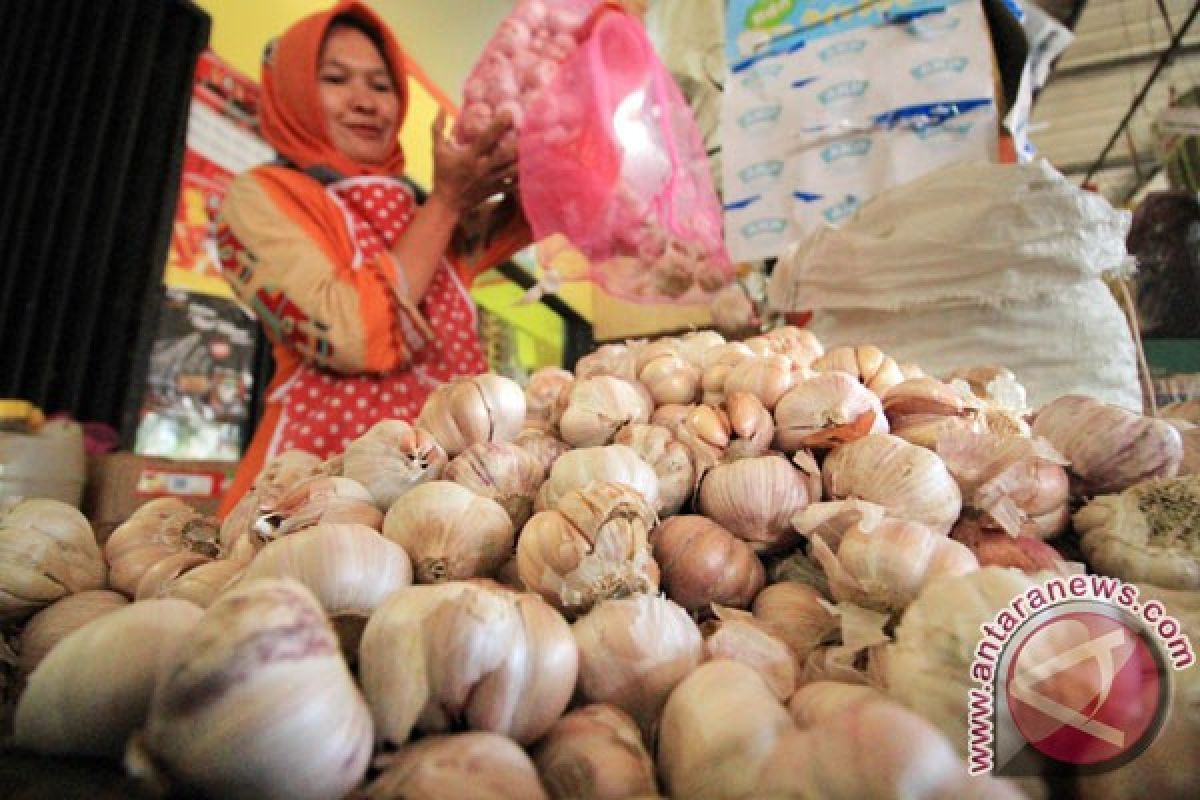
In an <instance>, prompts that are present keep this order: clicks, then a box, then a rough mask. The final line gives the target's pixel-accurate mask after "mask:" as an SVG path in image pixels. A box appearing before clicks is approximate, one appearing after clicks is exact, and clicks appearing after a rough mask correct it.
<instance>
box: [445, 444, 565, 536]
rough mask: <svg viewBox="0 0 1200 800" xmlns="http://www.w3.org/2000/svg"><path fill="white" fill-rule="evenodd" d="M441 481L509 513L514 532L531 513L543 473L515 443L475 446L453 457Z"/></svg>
mask: <svg viewBox="0 0 1200 800" xmlns="http://www.w3.org/2000/svg"><path fill="white" fill-rule="evenodd" d="M518 438H519V437H518ZM442 478H443V479H445V480H448V481H453V482H454V483H457V484H459V485H461V486H465V487H466V488H468V489H470V490H471V491H472V492H474V493H475V494H477V495H480V496H481V497H487V498H489V499H491V500H495V501H496V502H497V503H498V504H499V505H500V507H501V508H503V509H504V510H505V511H506V512H507V513H508V516H509V518H510V519H511V520H512V524H513V530H520V529H521V526H522V525H524V524H525V522H526V521H527V520H528V519H529V515H530V514H531V513H533V498H534V496H535V495H536V494H537V490H538V489H540V488H541V486H542V481H544V480H545V479H546V469H545V467H543V466H542V463H541V461H539V460H538V459H537V458H536V457H535V456H534V455H533V454H532V453H530V452H529V451H527V450H526V449H524V448H523V447H521V446H520V445H518V444H516V443H513V442H478V443H476V444H473V445H471V446H470V447H468V448H467V449H466V450H464V451H462V452H461V453H459V454H458V455H457V456H455V457H454V459H453V460H452V461H451V462H450V463H449V464H447V465H446V469H445V471H444V472H443V473H442Z"/></svg>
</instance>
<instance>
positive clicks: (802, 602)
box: [752, 581, 839, 663]
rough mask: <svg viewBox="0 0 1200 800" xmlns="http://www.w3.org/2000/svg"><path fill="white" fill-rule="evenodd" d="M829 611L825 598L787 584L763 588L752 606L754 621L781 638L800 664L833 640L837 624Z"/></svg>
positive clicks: (800, 584)
mask: <svg viewBox="0 0 1200 800" xmlns="http://www.w3.org/2000/svg"><path fill="white" fill-rule="evenodd" d="M830 608H831V606H830V604H829V603H828V601H827V600H826V598H825V596H824V595H822V594H821V593H820V592H819V591H817V590H816V589H814V588H813V587H812V586H808V585H807V584H803V583H792V582H790V581H784V582H780V583H773V584H771V585H770V586H768V587H766V588H765V589H763V590H762V591H761V592H759V593H758V594H757V595H756V596H755V598H754V605H753V607H752V609H753V613H754V618H755V619H756V620H758V622H759V623H760V624H761V625H762V626H763V627H765V628H766V629H767V630H769V631H771V632H772V633H774V634H775V635H776V636H778V637H779V638H780V639H782V640H783V641H784V642H785V643H786V644H787V646H788V647H789V648H791V651H792V652H793V653H794V654H795V656H796V661H797V662H799V663H802V662H804V660H805V659H807V658H808V656H809V655H810V654H811V653H812V652H813V651H814V650H816V649H817V648H818V647H820V646H821V645H823V644H828V643H830V642H832V641H833V638H834V637H835V634H836V632H837V631H838V629H839V622H838V618H837V617H836V616H834V614H833V613H832V612H831V611H830Z"/></svg>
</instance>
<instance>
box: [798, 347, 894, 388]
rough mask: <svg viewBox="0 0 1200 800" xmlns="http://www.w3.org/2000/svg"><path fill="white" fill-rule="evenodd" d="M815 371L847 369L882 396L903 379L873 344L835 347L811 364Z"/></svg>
mask: <svg viewBox="0 0 1200 800" xmlns="http://www.w3.org/2000/svg"><path fill="white" fill-rule="evenodd" d="M812 368H813V369H814V370H816V371H817V372H833V371H836V372H848V373H850V374H851V375H853V376H854V377H855V378H857V379H858V380H859V382H860V383H862V385H863V386H866V387H867V388H868V389H870V390H871V391H872V392H874V393H875V394H877V395H879V396H880V397H882V396H883V395H884V393H885V392H887V390H888V389H890V388H892V387H893V386H895V385H896V384H898V383H900V382H902V381H903V380H904V373H903V372H902V371H901V370H900V367H899V366H898V365H897V364H896V360H895V359H893V358H892V357H891V356H889V355H887V354H885V353H884V352H883V351H881V350H880V349H879V348H878V347H875V346H873V345H869V344H868V345H861V346H859V347H835V348H834V349H832V350H830V351H829V352H827V353H825V355H823V356H821V357H820V358H818V359H817V360H816V361H814V362H813V363H812Z"/></svg>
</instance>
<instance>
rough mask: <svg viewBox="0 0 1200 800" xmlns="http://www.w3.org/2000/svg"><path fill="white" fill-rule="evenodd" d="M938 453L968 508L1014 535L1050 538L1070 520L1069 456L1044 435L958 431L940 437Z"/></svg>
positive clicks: (1059, 531)
mask: <svg viewBox="0 0 1200 800" xmlns="http://www.w3.org/2000/svg"><path fill="white" fill-rule="evenodd" d="M936 452H937V454H938V455H939V456H941V458H942V461H943V462H944V463H945V465H946V468H947V469H949V470H950V474H951V475H953V476H954V479H955V480H956V481H958V485H959V488H960V490H961V491H962V495H963V506H964V508H967V509H970V510H973V511H976V512H979V513H980V514H982V515H983V516H984V517H985V518H986V519H987V520H990V521H991V522H994V523H995V524H996V525H998V526H999V527H1001V528H1002V529H1003V530H1005V531H1007V532H1008V533H1010V534H1012V535H1016V534H1018V533H1024V534H1027V535H1030V536H1039V537H1041V538H1050V537H1053V536H1057V535H1058V534H1059V533H1061V532H1062V531H1063V530H1064V529H1065V528H1066V526H1067V524H1068V523H1069V522H1070V508H1069V504H1068V503H1069V500H1070V485H1069V478H1068V477H1067V472H1066V470H1065V469H1063V466H1062V465H1064V464H1065V463H1066V460H1065V459H1064V458H1063V457H1062V456H1061V455H1059V454H1058V452H1057V451H1055V450H1054V448H1053V447H1051V446H1050V444H1049V442H1047V441H1045V440H1044V439H1028V438H1025V437H1021V436H998V435H996V434H971V433H954V434H947V435H945V436H942V437H941V438H940V439H939V440H938V443H937V448H936Z"/></svg>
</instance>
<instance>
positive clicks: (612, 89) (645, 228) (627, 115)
mask: <svg viewBox="0 0 1200 800" xmlns="http://www.w3.org/2000/svg"><path fill="white" fill-rule="evenodd" d="M582 35H583V38H582V42H581V44H580V46H579V48H578V49H577V50H576V51H575V52H574V53H573V54H572V55H571V56H570V57H569V58H568V59H567V60H566V61H565V62H564V63H563V64H562V66H561V68H560V69H559V71H558V74H557V76H556V77H555V78H554V80H553V81H552V83H551V84H550V86H549V87H547V89H546V90H544V91H543V92H541V93H540V95H539V96H538V98H537V99H536V100H535V101H534V103H533V105H532V106H530V107H529V108H528V109H527V110H526V116H525V120H524V124H523V126H522V128H521V130H520V135H519V139H518V149H517V152H518V169H519V173H520V185H521V199H522V205H523V207H524V210H525V216H526V218H527V219H528V220H529V223H530V226H531V227H532V229H533V234H534V238H535V239H538V240H540V239H545V238H547V237H548V236H550V235H552V234H555V233H561V234H563V235H565V236H566V237H567V238H568V239H570V240H571V242H572V243H573V244H574V245H575V246H576V247H577V248H579V250H580V251H581V252H582V253H583V254H584V255H585V256H586V257H587V258H588V260H589V261H590V262H591V264H592V269H591V272H590V274H589V277H590V278H591V279H592V280H594V281H595V282H596V283H598V284H599V285H601V286H602V287H603V288H604V289H606V290H607V291H608V292H610V293H611V294H614V295H616V296H618V297H623V298H626V299H632V300H636V301H642V302H662V301H672V302H696V301H698V300H700V299H701V298H704V297H707V295H708V294H709V293H711V292H712V291H715V290H716V289H718V288H720V287H722V286H724V285H726V284H728V283H729V281H730V280H732V278H733V268H732V264H731V263H730V261H729V256H728V254H727V253H726V251H725V247H724V242H723V241H722V219H721V208H720V204H719V203H718V201H717V196H716V192H715V190H714V189H713V185H712V177H711V173H710V171H709V167H708V161H707V157H706V154H705V150H704V146H703V143H702V141H701V138H700V134H699V132H698V131H697V129H696V125H695V121H694V119H693V118H692V116H691V112H690V111H689V109H688V106H687V102H686V101H685V100H684V99H683V96H682V95H681V93H680V92H679V89H678V87H677V86H676V85H675V83H674V81H673V80H672V79H671V76H670V74H669V73H668V72H667V70H666V68H665V67H664V66H663V65H662V63H661V62H660V61H659V60H658V57H657V56H656V55H655V53H654V49H653V47H652V45H651V43H650V41H649V39H648V38H647V36H646V34H645V31H644V30H643V28H642V26H641V24H640V23H638V22H637V21H636V20H634V19H633V18H631V17H629V16H628V15H627V14H624V13H621V12H619V11H617V10H613V9H611V8H609V7H608V6H607V5H606V6H604V7H602V8H601V9H600V10H599V11H598V13H597V14H596V15H595V16H594V17H593V20H592V21H591V23H590V25H589V26H585V28H584V29H583V31H582Z"/></svg>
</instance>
